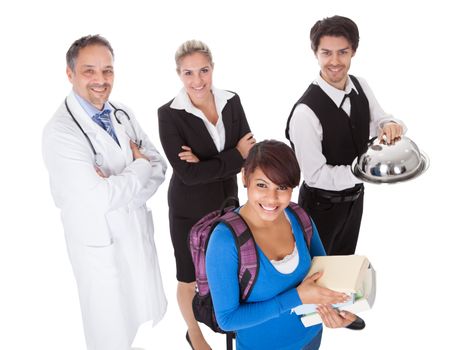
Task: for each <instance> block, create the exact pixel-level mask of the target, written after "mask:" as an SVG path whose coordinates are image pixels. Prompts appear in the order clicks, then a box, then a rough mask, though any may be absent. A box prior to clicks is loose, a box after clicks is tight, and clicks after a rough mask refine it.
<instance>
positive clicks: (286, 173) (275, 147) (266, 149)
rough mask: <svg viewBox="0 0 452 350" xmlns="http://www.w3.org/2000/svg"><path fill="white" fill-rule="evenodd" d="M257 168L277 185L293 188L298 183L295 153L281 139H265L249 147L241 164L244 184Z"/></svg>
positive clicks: (297, 166)
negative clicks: (246, 155)
mask: <svg viewBox="0 0 452 350" xmlns="http://www.w3.org/2000/svg"><path fill="white" fill-rule="evenodd" d="M257 168H259V169H261V170H262V171H263V173H264V174H265V176H267V177H268V178H269V179H270V180H271V181H272V182H273V183H274V184H276V185H278V186H287V187H290V188H294V187H297V186H298V184H299V183H300V166H299V165H298V162H297V158H296V157H295V153H294V152H293V150H292V149H291V148H290V147H289V146H288V145H286V144H285V143H283V142H281V141H277V140H265V141H262V142H258V143H256V144H255V145H254V146H253V147H252V148H251V150H250V152H249V154H248V157H247V158H246V160H245V163H244V164H243V170H244V177H245V183H246V184H248V183H249V179H250V175H251V174H252V173H253V172H254V171H255V170H256V169H257Z"/></svg>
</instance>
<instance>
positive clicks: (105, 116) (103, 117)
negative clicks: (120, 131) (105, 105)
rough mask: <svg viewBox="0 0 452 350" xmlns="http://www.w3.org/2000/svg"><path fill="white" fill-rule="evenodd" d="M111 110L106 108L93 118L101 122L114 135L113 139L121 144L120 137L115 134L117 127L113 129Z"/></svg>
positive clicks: (100, 124) (98, 122)
mask: <svg viewBox="0 0 452 350" xmlns="http://www.w3.org/2000/svg"><path fill="white" fill-rule="evenodd" d="M110 112H111V111H110V110H109V109H104V110H103V111H102V112H101V113H97V114H95V115H94V116H93V120H94V121H95V122H96V123H97V124H99V126H101V127H102V128H103V129H104V130H105V131H106V132H107V133H108V134H109V135H110V136H111V137H113V140H115V141H116V143H117V144H118V145H119V141H118V138H117V137H116V134H115V129H113V124H112V123H111V119H110Z"/></svg>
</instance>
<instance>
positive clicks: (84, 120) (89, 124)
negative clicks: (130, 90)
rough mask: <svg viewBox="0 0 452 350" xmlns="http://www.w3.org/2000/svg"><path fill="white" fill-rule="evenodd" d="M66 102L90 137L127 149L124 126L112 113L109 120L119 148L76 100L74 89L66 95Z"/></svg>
mask: <svg viewBox="0 0 452 350" xmlns="http://www.w3.org/2000/svg"><path fill="white" fill-rule="evenodd" d="M67 103H68V106H69V109H70V110H71V112H72V114H73V115H74V117H75V118H76V119H77V121H78V122H79V123H80V126H81V127H82V128H83V131H84V132H85V133H86V134H87V135H88V137H89V138H90V139H92V140H94V139H95V140H97V141H99V142H102V143H105V142H106V143H107V144H109V146H110V147H113V149H115V148H116V149H118V150H121V149H122V150H123V151H125V150H127V149H128V145H129V138H128V136H127V134H126V133H125V130H124V126H123V125H122V124H119V123H118V122H117V120H116V118H115V117H114V115H113V113H112V115H111V121H112V123H113V127H114V128H115V132H116V136H117V137H118V140H119V143H120V145H121V148H119V147H118V144H117V143H116V141H115V140H114V139H113V138H112V137H111V136H110V135H109V134H108V133H107V132H106V131H105V130H104V129H103V128H102V127H100V126H99V125H98V124H96V123H95V122H94V121H93V120H92V119H91V116H89V115H88V113H87V112H86V111H85V110H84V109H83V107H82V105H81V104H80V103H79V101H78V100H77V97H76V96H75V92H74V91H71V92H70V93H69V95H68V97H67ZM112 110H113V108H112ZM113 111H114V110H113ZM91 142H92V141H91Z"/></svg>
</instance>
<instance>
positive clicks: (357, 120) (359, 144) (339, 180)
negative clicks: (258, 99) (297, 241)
mask: <svg viewBox="0 0 452 350" xmlns="http://www.w3.org/2000/svg"><path fill="white" fill-rule="evenodd" d="M310 38H311V48H312V50H313V51H314V53H315V56H316V58H317V60H318V62H319V65H320V75H319V76H318V77H317V78H316V79H315V81H314V82H313V83H312V84H311V85H310V86H309V87H308V89H307V90H306V92H305V93H304V94H303V96H302V97H301V98H300V99H299V100H298V102H297V103H296V104H295V106H294V107H293V109H292V112H291V113H290V116H289V119H288V121H287V128H286V137H287V138H288V139H289V140H290V142H291V144H292V148H293V149H294V151H295V153H296V156H297V159H298V162H299V163H300V167H301V170H302V172H303V177H304V182H303V185H302V187H301V189H300V195H299V199H298V202H299V204H300V205H301V206H302V207H303V208H305V210H307V212H308V213H309V214H310V215H311V217H312V218H313V220H314V222H315V224H316V225H317V228H318V231H319V234H320V237H321V238H322V241H323V245H324V246H325V250H326V252H327V254H328V255H339V254H341V255H347V254H353V253H354V252H355V248H356V243H357V241H358V234H359V227H360V224H361V216H362V211H363V198H364V187H363V184H362V182H361V181H360V180H359V179H357V178H356V177H355V176H354V175H353V174H352V172H351V164H352V162H353V160H354V159H355V158H356V157H357V156H358V155H359V154H361V153H362V152H363V151H365V149H366V145H367V142H368V140H369V136H377V135H378V136H379V137H380V138H386V142H389V143H392V142H394V139H396V138H397V137H400V136H401V135H402V133H404V131H405V126H404V125H403V123H402V122H400V121H397V120H395V119H394V118H393V117H392V116H390V115H388V114H386V113H385V112H384V111H383V109H382V108H381V107H380V105H379V104H378V102H377V100H376V99H375V96H374V94H373V93H372V90H371V89H370V87H369V85H368V84H367V83H366V81H365V80H364V79H362V78H356V77H354V76H352V75H348V70H349V68H350V64H351V60H352V57H353V56H354V55H355V52H356V49H357V48H358V43H359V31H358V27H357V26H356V24H355V23H354V22H353V21H352V20H350V19H349V18H345V17H341V16H334V17H330V18H325V19H323V20H321V21H317V23H316V24H315V25H314V26H313V27H312V28H311V33H310Z"/></svg>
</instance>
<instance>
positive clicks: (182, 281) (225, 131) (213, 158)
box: [158, 40, 256, 350]
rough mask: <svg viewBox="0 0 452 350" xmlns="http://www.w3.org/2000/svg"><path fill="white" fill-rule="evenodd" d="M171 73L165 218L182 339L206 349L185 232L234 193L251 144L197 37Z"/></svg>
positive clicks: (164, 119) (164, 126) (235, 101)
mask: <svg viewBox="0 0 452 350" xmlns="http://www.w3.org/2000/svg"><path fill="white" fill-rule="evenodd" d="M175 59H176V67H177V69H176V70H177V73H178V75H179V77H180V79H181V81H182V83H183V85H184V87H183V88H182V89H181V91H180V92H179V94H178V95H177V96H176V97H175V98H174V99H172V100H171V101H169V102H168V103H166V104H165V105H163V106H162V107H160V108H159V110H158V116H159V133H160V141H161V143H162V145H163V149H164V151H165V154H166V157H167V158H168V160H169V162H170V164H171V166H172V167H173V175H172V177H171V182H170V185H169V189H168V205H169V222H170V232H171V240H172V243H173V247H174V255H175V257H176V268H177V280H178V281H179V283H178V288H177V299H178V302H179V308H180V310H181V313H182V316H183V317H184V319H185V322H186V323H187V326H188V331H187V334H186V339H187V341H188V342H189V344H190V346H191V347H192V348H193V349H196V350H203V349H209V348H210V347H209V345H208V344H207V342H206V340H205V339H204V337H203V335H202V332H201V330H200V328H199V325H198V323H197V322H196V320H195V318H194V315H193V310H192V306H191V305H192V300H193V296H194V294H195V272H194V266H193V263H192V260H191V255H190V252H189V249H188V244H187V239H188V234H189V231H190V229H191V227H192V226H193V224H194V223H195V222H196V221H198V220H199V219H200V218H201V217H203V216H204V215H205V214H207V213H209V212H211V211H213V210H216V209H218V208H219V207H220V206H221V204H222V202H223V201H224V199H225V198H227V197H229V196H237V177H236V175H237V173H239V172H240V169H241V167H242V165H243V161H244V160H245V159H246V157H247V156H248V152H249V150H250V148H251V147H252V146H253V144H254V143H255V142H256V140H255V139H254V137H253V135H252V134H251V132H250V128H249V126H248V122H247V120H246V117H245V112H244V111H243V108H242V104H241V103H240V98H239V96H238V95H237V94H235V93H233V92H230V91H225V90H219V89H216V88H215V87H213V85H212V73H213V67H214V65H213V62H212V54H211V52H210V49H209V48H208V46H207V45H206V44H204V43H203V42H201V41H197V40H190V41H187V42H185V43H183V44H182V45H181V46H180V47H179V49H178V50H177V52H176V55H175Z"/></svg>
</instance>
